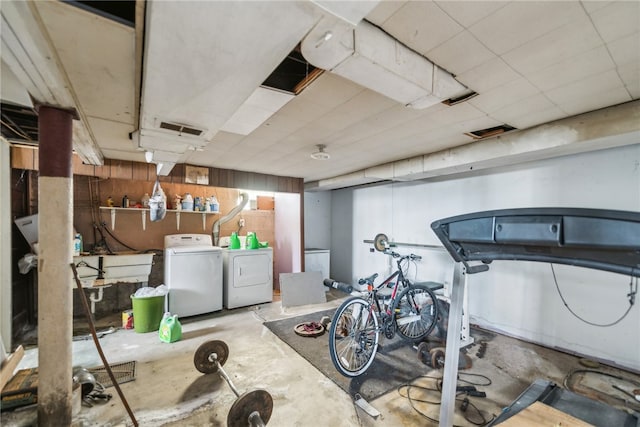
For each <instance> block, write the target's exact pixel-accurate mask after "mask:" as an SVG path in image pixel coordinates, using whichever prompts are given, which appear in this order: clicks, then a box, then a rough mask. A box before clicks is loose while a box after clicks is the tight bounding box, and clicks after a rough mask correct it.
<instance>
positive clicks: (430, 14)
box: [382, 1, 464, 54]
mask: <svg viewBox="0 0 640 427" xmlns="http://www.w3.org/2000/svg"><path fill="white" fill-rule="evenodd" d="M382 28H383V29H384V30H385V31H386V32H387V33H389V34H391V35H392V36H393V37H395V38H397V39H399V40H402V41H403V42H404V44H405V45H406V46H408V47H410V48H411V49H413V50H415V51H416V52H418V53H421V54H425V53H426V52H428V51H429V50H431V49H433V48H434V47H436V46H438V45H440V44H441V43H444V42H445V41H447V40H449V39H450V38H451V37H453V36H455V35H456V34H458V33H459V32H461V31H462V30H463V29H464V28H462V26H460V24H458V23H457V22H455V21H454V20H453V19H451V17H450V16H449V15H447V14H446V13H444V11H443V10H442V9H440V8H439V7H438V6H437V5H436V4H435V3H433V2H430V1H410V2H407V3H405V4H404V5H403V6H402V7H401V8H400V9H399V10H398V11H397V12H396V13H394V14H393V16H391V17H390V18H389V19H387V20H386V21H385V22H384V24H383V25H382Z"/></svg>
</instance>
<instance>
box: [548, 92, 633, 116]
mask: <svg viewBox="0 0 640 427" xmlns="http://www.w3.org/2000/svg"><path fill="white" fill-rule="evenodd" d="M628 101H631V96H630V95H629V92H628V91H627V89H626V88H625V87H624V86H616V87H614V88H612V89H602V90H601V91H599V92H595V91H594V92H592V93H588V94H587V93H583V94H580V96H578V97H575V98H571V99H568V100H567V101H566V102H564V103H562V104H560V105H558V106H559V107H560V108H562V110H563V111H566V112H567V113H568V114H571V115H576V114H582V113H587V112H589V111H594V110H598V109H600V108H605V107H610V106H612V105H617V104H622V103H623V102H628Z"/></svg>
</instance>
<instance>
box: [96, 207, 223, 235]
mask: <svg viewBox="0 0 640 427" xmlns="http://www.w3.org/2000/svg"><path fill="white" fill-rule="evenodd" d="M100 209H102V210H106V211H109V212H110V213H111V230H115V228H116V212H122V211H124V212H140V214H141V218H142V229H143V230H146V229H147V212H149V210H150V209H149V208H121V207H115V206H114V207H109V206H100ZM167 212H173V213H175V216H176V229H177V230H180V215H181V214H183V213H186V214H200V215H202V229H203V230H205V229H206V224H207V215H218V214H220V211H215V212H205V211H183V210H178V209H167Z"/></svg>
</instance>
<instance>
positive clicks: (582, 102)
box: [545, 70, 631, 114]
mask: <svg viewBox="0 0 640 427" xmlns="http://www.w3.org/2000/svg"><path fill="white" fill-rule="evenodd" d="M545 94H546V96H547V97H548V98H549V99H550V100H551V101H552V102H553V103H554V104H556V105H557V106H558V107H560V108H561V109H562V110H564V111H566V112H567V113H569V114H579V113H584V112H586V111H591V110H594V109H597V108H601V107H605V106H608V105H614V104H617V103H621V102H625V101H630V100H631V97H630V96H629V94H628V93H627V91H626V90H625V89H624V86H623V83H622V81H621V80H620V77H619V76H618V73H617V72H616V71H615V70H610V71H606V72H604V73H601V74H597V75H595V76H590V77H587V78H585V79H582V80H580V81H577V82H575V83H572V84H569V85H567V86H563V87H560V88H557V89H553V90H550V91H548V92H545Z"/></svg>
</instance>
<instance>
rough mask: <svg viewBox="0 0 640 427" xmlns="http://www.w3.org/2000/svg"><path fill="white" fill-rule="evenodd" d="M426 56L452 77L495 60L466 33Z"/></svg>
mask: <svg viewBox="0 0 640 427" xmlns="http://www.w3.org/2000/svg"><path fill="white" fill-rule="evenodd" d="M426 56H427V58H429V59H430V60H431V61H433V62H434V63H436V64H437V65H438V66H439V67H442V68H444V69H445V70H447V71H449V72H450V73H453V74H454V75H457V74H462V73H464V72H465V71H469V70H470V69H472V68H475V67H477V66H478V65H480V64H483V63H485V62H487V61H488V60H490V59H493V58H495V55H494V54H493V52H491V51H490V50H489V49H487V48H486V47H484V45H483V44H482V43H480V42H479V41H478V40H477V39H476V38H475V37H474V36H473V34H471V33H470V32H468V31H463V32H461V33H459V34H457V35H455V36H453V37H452V38H450V39H449V40H447V41H446V42H444V43H442V44H441V45H439V46H437V47H436V48H434V49H431V50H430V51H429V52H427V53H426Z"/></svg>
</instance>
